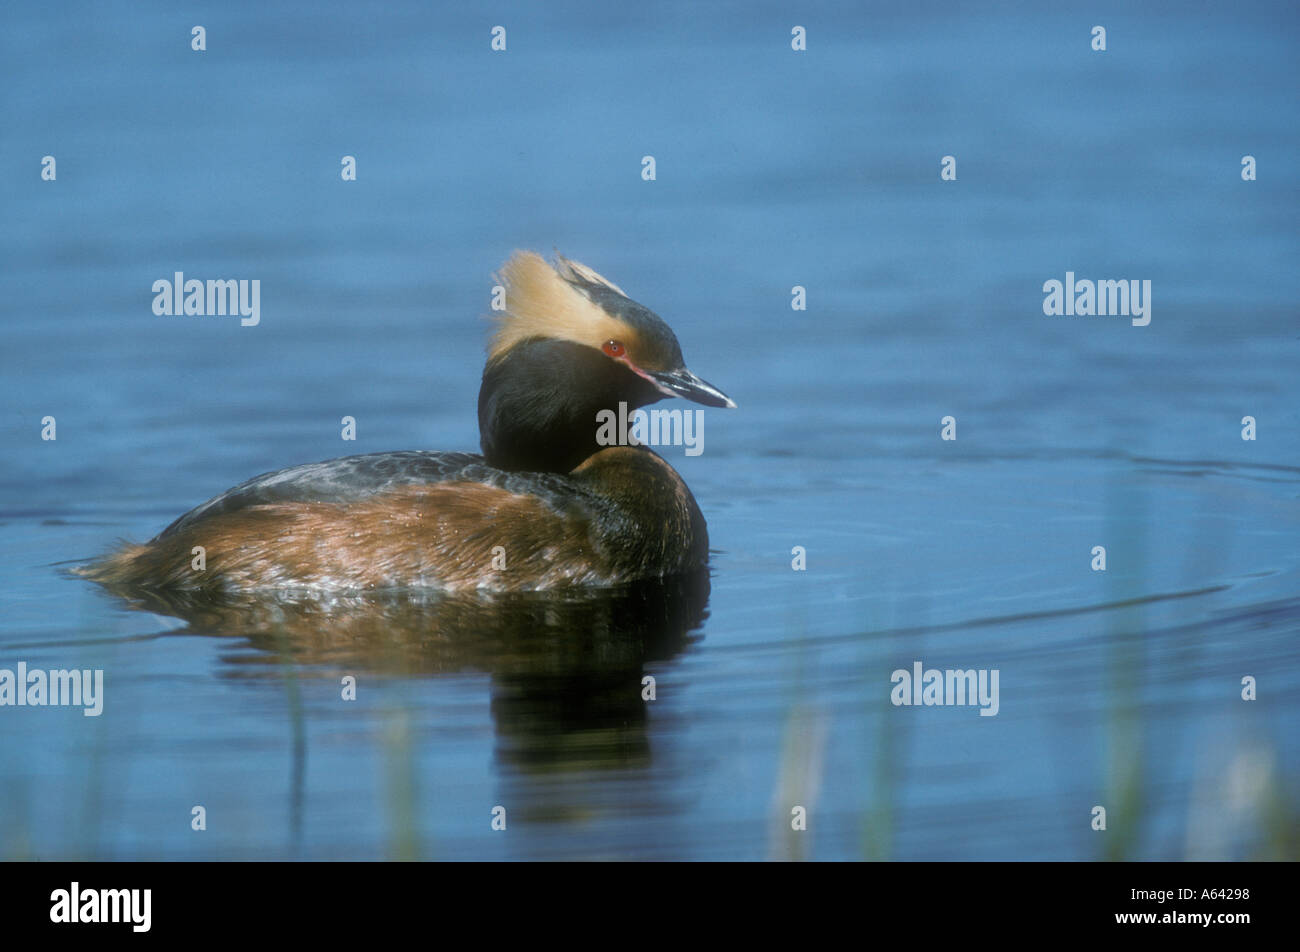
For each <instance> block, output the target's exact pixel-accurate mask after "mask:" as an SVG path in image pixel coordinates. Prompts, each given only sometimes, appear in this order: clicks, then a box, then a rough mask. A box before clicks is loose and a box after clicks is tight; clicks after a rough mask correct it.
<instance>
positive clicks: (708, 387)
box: [646, 367, 736, 410]
mask: <svg viewBox="0 0 1300 952" xmlns="http://www.w3.org/2000/svg"><path fill="white" fill-rule="evenodd" d="M646 376H648V377H649V378H650V379H651V380H653V381H654V385H655V386H656V387H658V388H659V389H660V390H661V391H663V392H664V393H666V394H667V395H668V396H670V397H685V398H686V399H687V400H694V401H695V402H696V403H702V404H704V405H705V406H706V407H728V408H730V409H733V410H734V409H735V408H736V402H735V401H734V400H732V399H731V397H729V396H727V395H726V394H725V393H723V392H722V391H721V390H719V389H718V388H717V387H715V386H714V385H713V384H711V383H708V382H706V381H704V380H701V379H700V378H699V377H697V376H695V374H693V373H691V372H690V371H689V370H687V369H686V368H685V367H683V368H682V369H681V370H653V371H648V372H647V373H646Z"/></svg>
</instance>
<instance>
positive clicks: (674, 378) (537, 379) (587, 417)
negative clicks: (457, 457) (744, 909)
mask: <svg viewBox="0 0 1300 952" xmlns="http://www.w3.org/2000/svg"><path fill="white" fill-rule="evenodd" d="M499 283H500V284H501V285H502V286H503V287H504V289H505V305H506V306H505V310H504V312H501V313H500V315H499V317H498V323H497V327H496V332H495V333H494V334H493V336H492V339H491V342H490V343H489V345H488V362H487V367H486V368H485V369H484V371H483V386H482V388H481V389H480V391H479V429H480V435H481V437H482V443H483V452H484V455H485V456H486V457H487V460H488V462H489V463H491V464H492V465H494V466H499V467H501V468H503V469H515V470H519V469H527V470H537V471H550V472H568V471H569V470H570V469H572V468H573V467H575V466H577V465H578V463H580V462H582V460H584V459H586V458H587V456H589V455H591V453H592V452H595V451H596V450H597V449H599V447H598V446H597V445H596V444H595V433H596V414H597V412H599V411H601V410H614V411H617V410H618V404H619V403H620V402H622V403H625V404H626V405H627V407H628V409H629V410H631V409H635V408H637V407H642V406H645V405H646V404H648V403H653V402H655V401H656V400H662V399H663V398H664V397H685V398H686V399H688V400H693V401H695V402H696V403H702V404H704V405H706V406H712V407H734V406H735V405H736V404H735V403H734V402H733V401H732V400H731V398H730V397H728V396H727V395H726V394H725V393H723V392H722V391H721V390H719V389H718V388H717V387H715V386H713V385H712V384H710V383H707V382H706V381H704V380H701V379H700V378H699V377H697V376H696V375H695V374H693V373H691V371H690V370H688V369H687V368H686V364H685V361H684V360H683V359H682V349H681V346H680V345H679V344H678V343H677V337H676V335H674V334H673V331H672V328H670V327H669V326H668V325H667V324H666V323H664V321H663V319H662V318H660V317H659V316H658V315H657V314H655V313H654V312H653V311H651V310H650V309H649V308H647V307H645V306H644V305H641V304H638V303H637V302H636V301H633V300H632V299H631V298H630V297H628V296H627V294H626V293H625V292H624V291H623V289H622V288H620V287H619V286H618V285H616V284H614V283H613V282H612V281H610V280H608V279H607V278H604V277H602V276H601V275H599V274H597V273H596V272H595V271H593V270H592V269H591V268H588V267H587V266H586V265H583V264H579V263H578V262H576V261H571V260H569V259H568V258H564V257H562V256H559V255H557V256H556V262H555V264H554V266H552V265H550V264H548V263H547V262H546V261H545V260H544V259H543V258H542V257H541V256H540V255H538V254H536V253H534V252H531V251H524V252H517V253H515V254H514V255H513V256H512V257H511V258H510V260H509V261H507V262H506V263H505V265H504V267H502V269H501V272H500V275H499Z"/></svg>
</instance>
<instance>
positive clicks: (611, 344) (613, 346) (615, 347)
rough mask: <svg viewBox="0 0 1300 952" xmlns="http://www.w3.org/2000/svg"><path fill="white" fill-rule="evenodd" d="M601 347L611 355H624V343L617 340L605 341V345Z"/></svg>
mask: <svg viewBox="0 0 1300 952" xmlns="http://www.w3.org/2000/svg"><path fill="white" fill-rule="evenodd" d="M601 349H602V350H604V351H605V353H607V354H609V356H611V357H622V356H623V345H622V344H620V343H619V342H618V341H616V340H607V341H605V346H604V347H603V348H601Z"/></svg>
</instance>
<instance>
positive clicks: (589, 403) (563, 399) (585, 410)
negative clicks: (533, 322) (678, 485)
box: [478, 339, 662, 473]
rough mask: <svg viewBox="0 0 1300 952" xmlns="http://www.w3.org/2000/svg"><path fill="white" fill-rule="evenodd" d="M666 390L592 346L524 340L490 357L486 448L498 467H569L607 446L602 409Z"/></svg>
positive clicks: (483, 405)
mask: <svg viewBox="0 0 1300 952" xmlns="http://www.w3.org/2000/svg"><path fill="white" fill-rule="evenodd" d="M661 398H662V394H660V393H659V391H658V390H657V389H655V388H654V386H652V385H651V384H650V383H649V382H647V381H645V380H643V379H642V378H641V377H638V376H637V375H636V374H634V373H633V372H632V371H630V370H628V369H627V368H625V367H622V366H620V365H619V364H617V363H615V362H614V361H612V360H610V359H609V358H607V357H605V355H604V354H602V353H600V352H599V351H597V350H595V349H594V348H591V347H584V346H582V345H581V344H575V343H572V342H570V341H562V340H545V339H533V340H528V341H524V342H522V343H520V344H518V345H516V346H515V347H512V348H511V349H510V350H509V351H508V352H506V353H505V354H503V355H502V356H501V357H498V358H497V359H495V360H492V361H490V362H489V363H488V365H487V367H486V368H484V371H483V383H482V386H481V387H480V389H479V395H478V421H479V438H480V442H481V445H482V447H483V455H484V457H485V458H486V460H487V462H488V464H489V465H491V466H495V467H497V468H498V469H505V470H511V471H517V472H518V471H522V472H537V473H568V472H571V471H572V470H573V469H574V468H576V467H577V466H578V465H579V464H581V463H582V462H583V461H584V460H586V459H587V458H588V457H590V456H591V455H592V454H593V453H596V452H598V451H599V450H601V449H603V446H602V444H601V442H600V440H599V439H598V437H597V434H598V432H599V427H600V423H599V420H598V414H600V413H601V411H606V410H607V411H612V412H613V413H615V414H618V413H619V411H620V407H619V404H620V403H622V404H623V405H624V406H625V408H626V411H625V412H626V413H630V412H631V411H632V410H635V409H636V408H638V407H642V406H645V405H646V404H648V403H653V402H654V401H656V400H659V399H661Z"/></svg>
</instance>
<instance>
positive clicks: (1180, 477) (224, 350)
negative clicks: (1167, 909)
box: [0, 3, 1300, 859]
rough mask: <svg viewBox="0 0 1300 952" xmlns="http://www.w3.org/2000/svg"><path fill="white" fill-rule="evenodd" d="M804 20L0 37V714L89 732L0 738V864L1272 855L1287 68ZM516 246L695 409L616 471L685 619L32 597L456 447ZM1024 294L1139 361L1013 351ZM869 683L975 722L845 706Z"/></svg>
mask: <svg viewBox="0 0 1300 952" xmlns="http://www.w3.org/2000/svg"><path fill="white" fill-rule="evenodd" d="M840 6H842V5H833V4H817V3H813V4H800V5H798V8H797V10H795V9H792V8H790V7H788V6H786V5H782V4H721V5H716V6H710V7H708V8H705V7H703V6H701V5H699V4H694V3H657V4H653V5H650V6H646V7H644V8H642V9H626V10H625V9H622V8H616V7H609V6H606V5H598V4H582V3H548V4H519V3H515V4H498V5H497V6H496V7H494V9H493V10H492V11H490V12H483V11H479V10H476V9H471V8H462V7H456V6H449V7H448V8H447V9H445V10H435V9H431V8H430V7H429V6H428V5H425V4H417V3H389V4H384V5H383V6H382V7H381V8H379V9H362V8H354V7H350V6H349V7H343V6H339V7H337V8H329V7H324V6H322V5H320V4H300V5H297V6H294V5H271V4H249V5H242V6H241V5H229V6H226V5H223V6H222V7H221V8H220V9H213V10H207V11H204V12H203V13H200V14H195V13H192V12H187V11H183V10H180V9H178V8H176V7H175V6H174V5H171V4H114V3H87V4H72V5H69V6H67V7H66V8H64V7H60V8H59V9H58V10H51V9H50V8H48V6H47V5H43V4H23V3H14V4H10V5H9V6H8V7H7V8H6V11H5V20H6V24H5V27H6V28H5V29H4V30H3V31H0V54H2V57H0V58H2V59H3V61H4V62H5V64H6V67H5V79H6V81H5V82H4V83H3V84H0V129H2V130H3V133H2V135H3V139H2V141H3V148H2V149H0V208H2V209H3V214H4V217H3V221H4V225H5V227H4V228H3V229H0V274H2V276H3V288H4V293H3V295H0V335H2V336H0V353H2V354H3V357H0V367H2V369H3V374H2V376H0V406H2V407H3V413H2V414H0V446H3V452H0V529H2V533H3V534H2V535H0V539H3V545H0V577H3V579H4V585H3V610H2V611H0V668H13V667H14V666H15V665H16V664H17V663H18V662H19V661H24V662H26V663H27V664H28V665H29V666H30V667H45V668H61V667H79V668H82V667H92V668H93V667H97V668H102V669H103V670H104V672H105V682H106V687H105V695H106V696H105V707H104V713H103V714H102V716H100V717H98V718H87V717H83V716H82V714H81V713H80V712H79V711H77V710H74V709H60V708H12V707H0V855H3V856H5V857H9V858H39V859H58V858H128V859H130V858H176V859H182V858H214V857H216V858H244V857H253V858H383V857H404V858H406V857H419V858H439V859H446V858H491V859H498V858H500V859H504V858H511V859H518V858H608V857H633V858H646V857H656V858H697V859H724V858H739V859H762V858H812V859H862V858H867V859H886V858H888V859H928V858H952V859H1028V858H1040V857H1041V858H1050V859H1093V858H1139V859H1155V858H1173V859H1178V858H1249V857H1287V858H1291V859H1295V858H1297V856H1298V855H1300V842H1298V839H1297V836H1296V832H1295V830H1296V827H1297V823H1296V818H1297V814H1298V812H1300V806H1298V804H1300V770H1298V768H1297V754H1298V753H1300V730H1297V728H1298V727H1300V546H1297V530H1298V529H1300V458H1298V454H1297V450H1298V449H1300V374H1298V373H1297V369H1298V368H1300V308H1298V307H1297V303H1296V302H1297V300H1300V274H1298V272H1297V268H1296V264H1295V263H1296V261H1297V259H1298V258H1300V240H1298V236H1297V228H1296V211H1297V208H1298V207H1300V202H1298V201H1297V199H1298V198H1300V188H1298V186H1297V182H1298V181H1300V122H1297V120H1298V119H1300V108H1298V107H1297V103H1300V98H1298V97H1297V93H1298V92H1300V82H1298V80H1300V71H1298V70H1297V62H1300V60H1298V59H1297V56H1296V50H1297V41H1298V40H1300V17H1297V15H1296V13H1295V11H1294V10H1291V9H1289V8H1287V7H1284V6H1281V5H1277V4H1273V3H1238V4H1234V5H1232V7H1231V9H1215V8H1212V7H1206V8H1200V9H1197V10H1195V11H1187V10H1184V9H1183V7H1182V5H1170V6H1160V5H1149V4H1143V5H1141V6H1140V8H1134V7H1133V6H1132V5H1131V4H1106V3H1102V4H1087V5H1080V6H1078V7H1076V8H1074V9H1072V10H1065V9H1063V10H1056V9H1053V10H1050V11H1046V10H1042V9H1040V5H1036V4H1025V5H1023V6H1020V5H1011V4H1009V5H995V6H992V7H987V8H981V9H971V10H963V11H961V12H955V11H952V10H949V9H948V8H947V5H934V6H929V5H924V4H923V5H920V6H919V7H918V6H917V5H916V4H913V3H891V4H885V5H880V4H873V5H871V7H870V8H866V7H863V8H860V9H853V10H848V9H840ZM195 23H200V24H202V25H203V26H205V27H206V30H207V49H206V51H204V52H195V51H192V50H191V49H190V29H191V27H192V26H194V25H195ZM497 24H502V25H504V26H505V27H506V28H507V50H506V51H505V52H500V53H494V52H492V51H491V50H490V48H489V43H490V39H491V37H490V33H489V31H490V29H491V27H493V26H494V25H497ZM795 24H799V25H803V26H805V27H806V28H807V33H808V49H807V50H806V51H805V52H799V53H796V52H794V51H792V50H791V48H790V31H791V27H792V26H793V25H795ZM1094 24H1102V25H1105V26H1106V28H1107V31H1108V48H1107V50H1106V51H1105V52H1094V51H1092V50H1091V49H1090V48H1089V39H1090V33H1089V31H1090V30H1091V28H1092V26H1093V25H1094ZM46 155H53V156H54V157H55V159H56V161H57V179H56V180H55V181H53V182H48V181H42V179H41V175H40V169H41V160H42V157H43V156H46ZM344 155H352V156H355V157H356V160H357V170H358V177H357V181H355V182H344V181H342V180H341V178H340V160H341V158H342V157H343V156H344ZM645 155H653V156H654V157H655V159H656V163H657V178H656V180H655V181H650V182H647V181H643V180H642V178H641V168H642V165H641V160H642V157H643V156H645ZM944 155H952V156H954V157H955V158H956V161H957V173H958V174H957V179H956V181H951V182H945V181H941V180H940V175H939V171H940V159H941V157H942V156H944ZM1244 155H1253V156H1255V157H1256V160H1257V163H1258V179H1257V180H1256V181H1253V182H1246V181H1243V180H1242V178H1241V174H1240V171H1241V159H1242V156H1244ZM516 248H535V249H537V250H539V251H542V252H546V253H549V252H550V251H551V249H552V248H558V249H559V250H560V251H561V252H563V253H564V254H566V255H569V256H571V257H574V258H576V259H578V260H581V261H584V262H586V263H588V264H590V265H591V266H593V267H595V268H596V269H597V270H599V271H600V272H602V273H604V274H605V275H607V276H609V277H610V278H612V279H613V280H614V281H616V282H617V283H619V284H620V285H621V286H622V287H623V288H625V289H626V290H627V291H628V293H629V294H631V295H632V296H633V297H634V298H636V299H638V300H640V301H642V302H643V303H645V304H647V305H648V306H650V307H651V308H653V309H654V310H655V311H657V312H658V313H659V314H661V315H662V316H663V317H664V318H665V319H666V320H667V321H668V322H669V323H670V324H672V326H673V327H674V328H675V330H676V332H677V334H678V337H679V339H680V340H681V343H682V347H683V350H684V353H685V355H686V358H687V361H688V363H689V364H690V366H691V368H692V369H693V370H695V371H696V372H697V373H699V374H700V375H701V376H703V377H705V378H706V379H708V380H710V381H711V382H713V383H715V384H717V385H718V386H720V387H721V388H722V389H724V390H726V391H727V392H728V393H729V394H731V395H732V396H733V397H734V398H735V399H736V401H737V402H738V403H739V405H740V409H738V410H736V411H713V410H710V411H706V417H705V431H704V433H705V451H704V453H703V454H702V455H701V456H698V457H687V456H685V455H684V453H683V452H682V450H681V449H680V448H667V449H665V450H664V453H665V455H666V456H667V458H668V459H669V460H670V462H672V463H673V465H674V466H676V467H677V468H678V469H679V471H680V472H681V473H682V475H683V477H684V478H685V479H686V480H687V482H688V483H689V485H690V486H691V488H692V490H693V492H694V494H695V496H696V498H697V499H698V500H699V502H700V504H701V506H702V508H703V510H704V512H705V515H706V516H707V518H708V521H709V530H710V536H711V540H712V544H713V546H714V548H715V550H716V552H715V554H714V557H713V560H712V579H711V591H710V592H709V594H708V600H707V606H701V605H695V604H692V605H688V606H686V607H682V606H680V605H677V604H676V603H675V602H671V600H670V601H669V602H668V603H664V602H662V601H661V600H656V599H655V598H653V597H651V598H645V599H641V600H640V601H636V600H628V599H623V600H619V599H612V600H611V599H607V598H593V599H592V600H591V601H590V603H587V604H568V603H554V604H553V603H549V602H547V601H546V600H543V601H542V602H528V603H525V604H522V605H512V606H509V607H502V606H495V607H494V606H490V605H489V606H481V605H480V606H474V605H460V604H450V605H444V606H441V607H439V606H427V605H426V606H398V607H394V606H384V605H379V606H374V605H366V604H340V605H336V606H334V607H333V609H332V610H324V611H320V612H317V613H315V614H312V613H311V612H307V613H305V614H304V615H293V614H290V615H285V614H279V615H277V614H276V613H275V612H273V611H266V612H258V611H250V612H245V613H242V614H236V615H233V616H222V617H207V618H195V617H193V616H189V617H185V616H183V615H182V616H181V617H177V616H176V615H169V614H167V613H166V612H165V610H164V609H165V606H161V607H160V606H156V605H155V606H140V605H134V606H133V605H131V604H128V603H126V602H123V601H122V600H120V599H117V598H114V597H112V596H110V595H108V594H107V593H104V592H102V591H100V590H99V589H97V588H96V587H95V586H93V585H91V584H89V583H87V582H85V581H82V580H79V579H76V578H73V577H69V576H68V575H67V574H66V572H65V571H64V569H65V568H66V565H67V564H68V563H70V562H73V561H76V560H81V559H85V558H88V557H90V556H92V555H95V554H97V553H99V552H102V551H103V550H104V549H105V548H107V547H109V546H110V545H112V544H113V543H114V541H115V540H117V539H119V538H128V539H134V540H142V539H146V538H149V537H150V536H152V535H153V534H154V533H156V532H157V531H158V530H159V529H161V528H162V526H164V525H165V524H167V523H168V522H169V521H170V520H171V519H173V518H174V517H175V516H176V515H178V514H180V513H181V512H184V511H185V510H187V509H189V508H191V507H192V506H194V505H196V504H198V503H200V502H202V501H203V500H205V499H207V498H209V497H210V496H212V495H214V494H216V493H218V492H221V491H222V490H224V489H226V488H228V487H230V486H232V485H234V484H236V483H238V482H241V481H242V480H244V479H245V478H247V477H249V476H251V475H254V474H257V473H260V472H264V471H266V470H270V469H276V468H280V467H283V466H288V465H292V464H295V463H301V462H308V461H312V460H318V459H326V458H330V457H334V456H341V455H348V454H350V453H360V452H372V451H381V450H390V449H410V448H430V449H458V450H473V449H475V448H476V446H477V428H476V417H475V401H476V396H477V387H478V378H479V374H480V372H481V368H482V357H483V342H484V339H485V334H486V330H487V326H488V325H487V322H486V321H484V320H482V319H481V315H483V314H485V313H487V311H488V305H489V299H490V289H491V287H492V284H493V283H494V282H493V279H492V273H493V271H494V270H495V269H496V268H497V267H499V265H500V264H501V263H502V262H503V261H504V260H505V258H506V257H507V256H508V255H509V253H510V252H511V251H512V250H514V249H516ZM176 271H183V272H184V273H185V274H186V275H187V276H191V277H199V278H244V279H254V278H256V279H259V280H260V281H261V288H262V295H261V322H260V324H258V325H257V326H256V327H242V326H240V323H239V320H238V319H237V318H229V317H159V316H156V315H155V314H154V313H153V311H152V308H151V302H152V299H153V293H152V290H151V288H152V284H153V282H154V281H155V280H157V279H159V278H164V277H165V278H170V277H171V275H172V274H173V273H174V272H176ZM1067 271H1073V272H1075V274H1076V275H1077V276H1079V277H1080V278H1091V279H1119V278H1135V279H1146V280H1150V281H1151V282H1152V287H1153V292H1152V309H1151V323H1150V324H1149V325H1148V326H1146V327H1136V326H1133V325H1132V324H1131V323H1130V321H1129V320H1128V319H1126V318H1120V317H1048V316H1045V315H1044V313H1043V307H1042V305H1043V297H1044V295H1043V291H1042V285H1043V282H1045V281H1047V280H1049V279H1057V280H1064V276H1065V273H1066V272H1067ZM795 285H800V286H803V287H804V288H806V290H807V302H808V306H807V310H806V311H793V310H792V309H791V307H790V301H791V288H792V287H793V286H795ZM345 415H350V416H353V417H355V418H356V420H357V430H358V436H357V439H356V441H355V442H344V441H342V440H341V439H340V429H341V426H340V419H341V418H342V417H343V416H345ZM948 415H951V416H953V417H954V418H955V420H956V433H957V439H956V440H955V441H944V440H941V439H940V419H941V418H942V417H945V416H948ZM46 416H53V417H55V419H56V421H57V440H54V441H47V440H42V439H41V427H42V424H41V420H42V418H43V417H46ZM1245 416H1251V417H1254V418H1255V420H1256V425H1257V438H1256V439H1255V440H1253V441H1246V440H1243V439H1242V438H1241V434H1242V422H1241V421H1242V418H1243V417H1245ZM1097 545H1104V546H1105V547H1106V549H1107V569H1106V571H1104V572H1099V571H1093V570H1092V569H1091V567H1090V563H1091V561H1092V554H1091V553H1092V549H1093V547H1094V546H1097ZM796 546H802V547H803V548H804V550H805V551H806V569H805V570H804V571H795V570H793V569H792V559H793V558H794V556H793V555H792V549H793V548H794V547H796ZM151 609H152V610H151ZM664 619H669V621H667V622H664V621H663V620H664ZM652 636H653V637H652ZM646 639H648V641H646V643H644V644H643V641H645V640H646ZM650 642H653V644H651V643H650ZM915 661H921V662H923V663H924V664H925V665H926V666H927V667H936V668H963V669H965V668H978V669H997V670H998V671H999V672H1000V709H999V713H998V714H997V715H996V716H992V717H981V716H979V715H978V713H977V709H976V708H974V707H969V706H966V707H958V706H942V707H910V706H906V707H905V706H894V705H892V704H891V703H890V689H891V686H892V685H891V683H890V675H891V673H892V672H893V671H894V670H895V669H899V668H904V669H909V670H910V669H911V666H912V664H913V662H915ZM647 674H648V675H651V676H653V677H654V678H655V679H656V697H655V699H654V700H653V701H643V700H641V697H640V694H639V693H638V692H639V690H640V679H641V677H642V676H643V675H647ZM345 675H351V676H354V677H356V678H357V679H358V692H357V699H356V700H355V701H343V700H342V699H341V697H340V691H341V688H340V680H341V678H342V677H343V676H345ZM1245 677H1253V678H1255V679H1256V680H1257V684H1258V688H1257V691H1258V696H1257V699H1256V700H1253V701H1246V700H1243V699H1242V697H1241V694H1242V690H1243V688H1242V683H1241V682H1242V679H1243V678H1245ZM195 805H202V806H203V807H205V809H206V811H207V829H206V830H204V831H202V832H196V831H194V830H192V829H191V810H192V808H193V807H194V806H195ZM498 805H500V806H504V807H505V808H506V812H507V816H508V825H507V829H506V830H505V831H494V830H493V829H492V828H491V825H490V824H491V811H492V809H493V807H494V806H498ZM794 805H798V806H804V807H805V808H806V809H807V815H808V822H807V829H806V830H804V831H793V830H791V829H790V810H791V807H792V806H794ZM1098 805H1100V806H1104V807H1105V808H1106V811H1107V821H1108V822H1107V829H1106V830H1105V831H1096V830H1093V829H1092V827H1091V823H1092V811H1093V808H1094V807H1095V806H1098Z"/></svg>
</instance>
